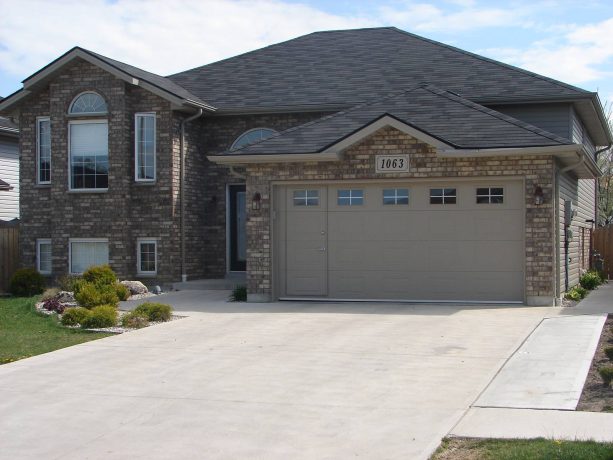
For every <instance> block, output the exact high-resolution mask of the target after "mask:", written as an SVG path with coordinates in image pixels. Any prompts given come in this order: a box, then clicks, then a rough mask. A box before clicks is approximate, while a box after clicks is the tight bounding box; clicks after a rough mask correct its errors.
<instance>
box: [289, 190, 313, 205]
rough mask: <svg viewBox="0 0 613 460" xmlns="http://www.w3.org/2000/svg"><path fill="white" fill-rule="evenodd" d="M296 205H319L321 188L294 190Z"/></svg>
mask: <svg viewBox="0 0 613 460" xmlns="http://www.w3.org/2000/svg"><path fill="white" fill-rule="evenodd" d="M294 206H319V190H294Z"/></svg>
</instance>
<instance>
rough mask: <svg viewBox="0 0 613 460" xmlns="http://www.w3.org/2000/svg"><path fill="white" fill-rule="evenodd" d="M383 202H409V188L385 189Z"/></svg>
mask: <svg viewBox="0 0 613 460" xmlns="http://www.w3.org/2000/svg"><path fill="white" fill-rule="evenodd" d="M383 204H384V205H395V204H409V189H408V188H387V189H384V190H383Z"/></svg>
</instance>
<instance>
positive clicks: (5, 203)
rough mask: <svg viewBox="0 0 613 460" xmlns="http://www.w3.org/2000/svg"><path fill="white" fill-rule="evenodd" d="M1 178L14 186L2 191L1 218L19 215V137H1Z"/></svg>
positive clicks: (8, 218) (0, 194)
mask: <svg viewBox="0 0 613 460" xmlns="http://www.w3.org/2000/svg"><path fill="white" fill-rule="evenodd" d="M0 179H2V180H3V181H4V182H8V183H9V184H10V185H12V186H13V187H14V188H13V190H9V191H0V219H2V220H11V219H14V218H16V217H19V150H18V144H17V139H15V140H13V139H12V138H8V139H7V138H0Z"/></svg>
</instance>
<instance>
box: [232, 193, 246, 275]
mask: <svg viewBox="0 0 613 460" xmlns="http://www.w3.org/2000/svg"><path fill="white" fill-rule="evenodd" d="M228 192H229V193H228V195H229V196H228V198H229V202H228V209H229V216H228V217H229V222H228V230H229V232H228V253H229V254H228V255H229V257H230V263H229V266H230V271H233V272H235V271H236V272H243V271H245V270H246V268H247V229H246V224H247V194H246V192H245V186H244V185H230V186H229V187H228Z"/></svg>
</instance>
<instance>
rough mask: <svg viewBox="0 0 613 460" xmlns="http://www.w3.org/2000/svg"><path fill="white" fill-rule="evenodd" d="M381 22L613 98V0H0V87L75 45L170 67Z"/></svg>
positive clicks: (6, 89) (165, 71)
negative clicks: (425, 0)
mask: <svg viewBox="0 0 613 460" xmlns="http://www.w3.org/2000/svg"><path fill="white" fill-rule="evenodd" d="M379 26H395V27H398V28H400V29H403V30H406V31H409V32H413V33H416V34H419V35H422V36H425V37H428V38H431V39H434V40H438V41H441V42H444V43H447V44H450V45H454V46H457V47H459V48H462V49H465V50H468V51H472V52H475V53H478V54H481V55H484V56H487V57H490V58H493V59H497V60H500V61H503V62H506V63H509V64H513V65H516V66H519V67H522V68H525V69H528V70H531V71H533V72H537V73H540V74H542V75H546V76H548V77H552V78H556V79H559V80H562V81H564V82H566V83H570V84H573V85H576V86H579V87H581V88H584V89H587V90H590V91H598V92H599V94H600V98H601V100H602V102H603V104H604V103H605V102H606V101H611V102H613V1H611V0H602V1H597V0H594V1H592V0H584V1H580V2H579V1H563V0H531V1H525V0H517V1H514V0H511V1H505V2H496V1H480V0H439V1H434V2H427V3H426V2H423V1H410V0H378V1H364V0H337V1H325V0H311V1H307V0H305V1H295V0H247V1H242V0H77V1H75V0H20V1H15V0H0V96H7V95H8V94H10V93H12V92H14V91H16V90H18V89H19V88H20V87H21V81H22V80H23V79H24V78H26V77H28V76H29V75H31V74H32V73H34V72H35V71H37V70H38V69H40V68H41V67H43V66H45V65H46V64H48V63H49V62H51V61H52V60H53V59H55V58H57V57H58V56H60V55H61V54H63V53H64V52H66V51H68V50H69V49H70V48H72V47H73V46H81V47H84V48H87V49H90V50H92V51H96V52H98V53H100V54H103V55H106V56H108V57H111V58H114V59H117V60H119V61H123V62H126V63H128V64H131V65H135V66H137V67H140V68H143V69H145V70H148V71H151V72H155V73H158V74H161V75H169V74H172V73H176V72H179V71H182V70H187V69H189V68H193V67H197V66H200V65H203V64H207V63H210V62H214V61H217V60H220V59H224V58H227V57H231V56H235V55H237V54H241V53H244V52H247V51H250V50H253V49H257V48H260V47H263V46H267V45H270V44H274V43H278V42H281V41H284V40H288V39H291V38H294V37H297V36H300V35H304V34H307V33H310V32H315V31H319V30H333V29H350V28H359V27H379Z"/></svg>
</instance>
